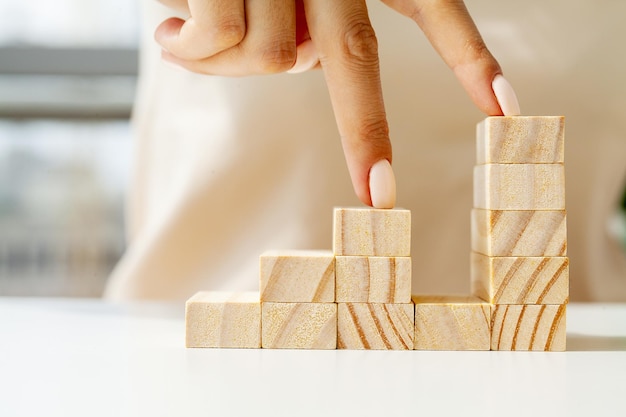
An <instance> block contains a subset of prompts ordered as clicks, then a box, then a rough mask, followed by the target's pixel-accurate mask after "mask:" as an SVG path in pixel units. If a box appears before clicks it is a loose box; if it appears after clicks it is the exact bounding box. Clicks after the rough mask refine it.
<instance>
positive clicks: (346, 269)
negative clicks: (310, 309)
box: [335, 256, 411, 303]
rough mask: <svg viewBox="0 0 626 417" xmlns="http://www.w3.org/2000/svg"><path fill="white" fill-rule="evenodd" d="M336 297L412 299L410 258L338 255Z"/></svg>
mask: <svg viewBox="0 0 626 417" xmlns="http://www.w3.org/2000/svg"><path fill="white" fill-rule="evenodd" d="M335 268H336V276H335V282H336V301H337V302H344V303H345V302H350V303H410V302H411V258H410V257H381V256H337V257H336V259H335Z"/></svg>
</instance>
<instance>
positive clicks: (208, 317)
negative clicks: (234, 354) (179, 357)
mask: <svg viewBox="0 0 626 417" xmlns="http://www.w3.org/2000/svg"><path fill="white" fill-rule="evenodd" d="M185 310H186V311H185V327H186V345H187V347H205V348H208V347H212V348H218V347H219V348H260V347H261V303H260V301H259V293H258V292H241V293H232V292H199V293H197V294H195V295H194V296H193V297H191V298H190V299H189V300H187V304H186V306H185Z"/></svg>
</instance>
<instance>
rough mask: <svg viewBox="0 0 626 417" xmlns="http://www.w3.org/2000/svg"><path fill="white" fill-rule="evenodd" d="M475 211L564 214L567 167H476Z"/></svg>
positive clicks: (494, 165)
mask: <svg viewBox="0 0 626 417" xmlns="http://www.w3.org/2000/svg"><path fill="white" fill-rule="evenodd" d="M474 207H475V208H483V209H492V210H563V209H565V170H564V168H563V165H562V164H488V165H476V166H475V167H474Z"/></svg>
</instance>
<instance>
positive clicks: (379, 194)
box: [370, 159, 396, 209]
mask: <svg viewBox="0 0 626 417" xmlns="http://www.w3.org/2000/svg"><path fill="white" fill-rule="evenodd" d="M370 198H371V200H372V206H373V207H374V208H381V209H390V208H393V207H394V206H395V205H396V177H395V175H394V174H393V168H391V164H390V163H389V161H388V160H386V159H381V160H380V161H378V162H376V163H375V164H374V165H372V168H371V169H370Z"/></svg>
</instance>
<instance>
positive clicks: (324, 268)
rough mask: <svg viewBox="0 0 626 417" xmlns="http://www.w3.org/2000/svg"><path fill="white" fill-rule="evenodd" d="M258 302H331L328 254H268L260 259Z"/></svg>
mask: <svg viewBox="0 0 626 417" xmlns="http://www.w3.org/2000/svg"><path fill="white" fill-rule="evenodd" d="M259 264H260V288H261V301H275V302H316V303H324V302H330V303H332V302H334V301H335V256H334V255H333V253H332V252H331V251H329V250H328V251H325V250H320V251H312V250H309V251H302V250H288V251H268V252H265V253H263V254H262V255H261V256H260V262H259Z"/></svg>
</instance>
